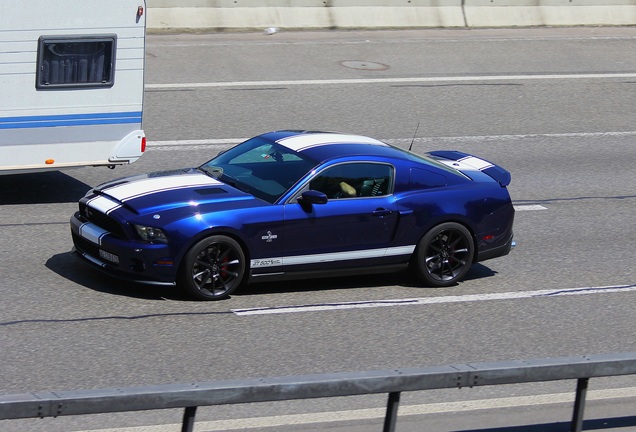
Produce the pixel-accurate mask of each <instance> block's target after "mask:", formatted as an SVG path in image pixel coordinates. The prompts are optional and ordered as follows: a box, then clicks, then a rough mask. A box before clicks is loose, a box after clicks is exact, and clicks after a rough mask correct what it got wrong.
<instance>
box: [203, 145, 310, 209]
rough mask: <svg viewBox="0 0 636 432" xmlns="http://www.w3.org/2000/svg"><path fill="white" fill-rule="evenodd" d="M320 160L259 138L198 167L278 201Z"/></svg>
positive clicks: (240, 186)
mask: <svg viewBox="0 0 636 432" xmlns="http://www.w3.org/2000/svg"><path fill="white" fill-rule="evenodd" d="M316 165H317V163H316V162H315V161H313V160H311V159H308V158H306V157H303V156H301V155H300V154H298V153H296V152H294V151H292V150H290V149H288V148H286V147H284V146H281V145H279V144H276V143H273V142H271V141H268V140H266V139H263V138H260V137H256V138H252V139H250V140H247V141H245V142H244V143H242V144H239V145H237V146H236V147H233V148H231V149H229V150H228V151H226V152H223V153H221V154H219V155H218V156H217V157H215V158H214V159H212V160H210V161H208V162H206V163H204V164H203V165H201V166H200V167H199V169H200V170H201V171H203V172H205V173H207V174H208V175H210V176H212V177H215V178H217V179H219V180H220V181H222V182H224V183H227V184H229V185H230V186H233V187H235V188H237V189H240V190H242V191H244V192H247V193H250V194H252V195H254V196H255V197H257V198H260V199H262V200H265V201H267V202H270V203H274V202H276V201H277V200H278V199H279V198H280V197H281V196H282V195H283V194H284V193H285V192H286V191H287V190H288V189H289V188H290V187H292V186H293V185H294V184H296V182H297V181H298V180H299V179H300V178H301V177H302V176H304V175H305V174H306V173H307V172H308V171H310V170H311V169H312V168H314V167H315V166H316Z"/></svg>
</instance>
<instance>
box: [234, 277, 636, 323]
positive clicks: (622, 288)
mask: <svg viewBox="0 0 636 432" xmlns="http://www.w3.org/2000/svg"><path fill="white" fill-rule="evenodd" d="M629 291H636V284H632V285H611V286H603V287H581V288H561V289H559V288H557V289H546V290H534V291H511V292H502V293H485V294H467V295H461V296H439V297H423V298H410V299H391V300H369V301H357V302H342V303H326V304H310V305H296V306H280V307H263V308H248V309H231V312H232V313H234V314H235V315H238V316H251V315H272V314H285V313H299V312H324V311H336V310H348V309H364V308H378V307H389V306H393V307H395V306H423V305H432V304H445V303H463V302H479V301H493V300H518V299H532V298H546V297H560V296H572V295H589V294H608V293H618V292H629Z"/></svg>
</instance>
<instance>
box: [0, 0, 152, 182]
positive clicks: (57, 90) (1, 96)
mask: <svg viewBox="0 0 636 432" xmlns="http://www.w3.org/2000/svg"><path fill="white" fill-rule="evenodd" d="M145 12H146V8H145V0H109V1H106V0H54V1H51V0H0V174H15V173H22V172H32V171H38V170H46V169H53V170H58V169H63V168H70V167H78V166H98V165H105V166H110V167H114V166H115V165H118V164H128V163H132V162H134V161H136V160H137V159H139V157H140V156H141V155H142V154H143V152H144V150H145V145H146V138H145V135H144V132H143V130H142V112H143V95H144V64H145V36H146V14H145Z"/></svg>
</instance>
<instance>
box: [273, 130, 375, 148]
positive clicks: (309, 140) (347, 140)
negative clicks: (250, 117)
mask: <svg viewBox="0 0 636 432" xmlns="http://www.w3.org/2000/svg"><path fill="white" fill-rule="evenodd" d="M276 142H277V143H278V144H281V145H284V146H285V147H287V148H288V149H290V150H294V151H302V150H305V149H308V148H310V147H318V146H323V145H329V144H374V145H382V146H386V145H387V144H386V143H383V142H382V141H378V140H377V139H374V138H369V137H365V136H360V135H344V134H335V133H319V134H306V135H302V134H301V135H294V136H291V137H287V138H281V139H279V140H278V141H276Z"/></svg>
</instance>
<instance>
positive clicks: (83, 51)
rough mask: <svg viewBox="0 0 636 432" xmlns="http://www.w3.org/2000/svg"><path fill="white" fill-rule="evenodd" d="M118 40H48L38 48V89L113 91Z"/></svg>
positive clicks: (55, 38) (112, 37)
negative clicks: (97, 88)
mask: <svg viewBox="0 0 636 432" xmlns="http://www.w3.org/2000/svg"><path fill="white" fill-rule="evenodd" d="M116 41H117V37H116V36H115V35H106V36H83V37H46V36H42V37H40V40H39V45H38V73H37V82H36V88H38V89H42V90H44V89H55V88H60V87H65V88H69V87H70V88H81V87H111V86H112V85H113V83H114V72H115V49H116Z"/></svg>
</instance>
